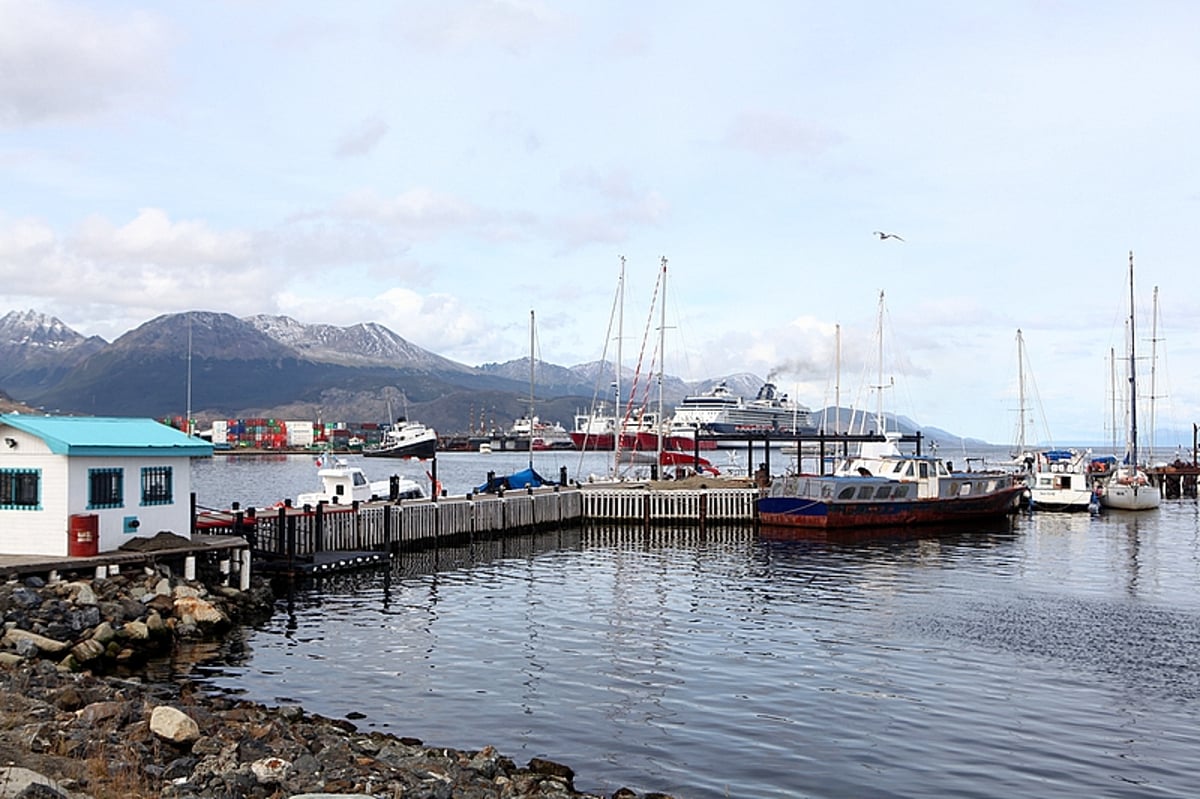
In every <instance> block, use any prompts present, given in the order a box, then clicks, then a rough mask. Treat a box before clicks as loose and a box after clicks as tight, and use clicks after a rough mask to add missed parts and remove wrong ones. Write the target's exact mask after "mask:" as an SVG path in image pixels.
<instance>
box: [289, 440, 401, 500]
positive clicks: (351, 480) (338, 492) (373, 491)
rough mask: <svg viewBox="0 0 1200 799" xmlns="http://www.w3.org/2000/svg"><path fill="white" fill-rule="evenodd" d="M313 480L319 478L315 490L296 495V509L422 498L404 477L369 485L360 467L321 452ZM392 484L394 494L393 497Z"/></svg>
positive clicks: (369, 482)
mask: <svg viewBox="0 0 1200 799" xmlns="http://www.w3.org/2000/svg"><path fill="white" fill-rule="evenodd" d="M316 466H317V477H318V478H320V481H321V488H320V490H319V491H310V492H307V493H304V494H299V495H297V496H296V503H295V504H296V506H297V507H304V506H305V505H309V506H314V507H315V506H316V505H318V504H320V503H322V502H324V503H326V504H328V505H349V504H350V503H352V502H370V501H372V500H392V501H394V500H399V499H423V498H424V496H425V492H424V491H422V490H421V486H420V485H419V484H418V483H417V482H416V481H414V480H410V479H408V478H406V477H392V478H391V479H390V480H379V481H376V482H371V481H369V480H368V479H367V476H366V474H365V473H364V472H363V470H362V468H360V467H358V466H351V465H350V464H349V463H347V462H346V461H345V459H343V458H338V457H336V456H335V455H333V454H332V453H322V454H321V455H319V456H317V459H316ZM393 484H395V492H394V495H393V490H392V487H393Z"/></svg>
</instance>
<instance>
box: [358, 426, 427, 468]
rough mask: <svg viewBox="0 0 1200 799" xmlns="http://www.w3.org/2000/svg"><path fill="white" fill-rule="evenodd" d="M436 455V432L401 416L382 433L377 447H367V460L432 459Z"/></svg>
mask: <svg viewBox="0 0 1200 799" xmlns="http://www.w3.org/2000/svg"><path fill="white" fill-rule="evenodd" d="M436 454H437V432H436V431H435V430H434V429H433V428H432V427H426V426H425V425H423V424H421V423H420V422H410V421H408V420H407V419H405V418H404V417H403V416H401V417H400V418H399V419H397V420H396V423H395V424H393V425H391V426H390V427H388V429H386V430H385V431H384V433H383V440H382V441H380V442H379V445H378V446H375V447H367V448H365V449H364V450H363V455H364V456H365V457H368V458H432V457H433V456H434V455H436Z"/></svg>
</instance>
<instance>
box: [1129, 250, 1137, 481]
mask: <svg viewBox="0 0 1200 799" xmlns="http://www.w3.org/2000/svg"><path fill="white" fill-rule="evenodd" d="M1133 308H1134V306H1133V251H1132V250H1130V251H1129V465H1130V466H1131V467H1136V466H1137V462H1138V460H1137V361H1136V360H1135V355H1134V352H1135V350H1136V347H1137V344H1136V340H1137V335H1136V333H1135V332H1134V318H1133V317H1134V312H1133Z"/></svg>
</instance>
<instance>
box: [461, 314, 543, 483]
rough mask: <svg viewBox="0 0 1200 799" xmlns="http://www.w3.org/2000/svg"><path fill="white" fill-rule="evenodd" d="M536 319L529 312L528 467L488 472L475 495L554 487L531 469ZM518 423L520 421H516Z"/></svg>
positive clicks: (536, 420)
mask: <svg viewBox="0 0 1200 799" xmlns="http://www.w3.org/2000/svg"><path fill="white" fill-rule="evenodd" d="M535 319H536V317H535V316H534V312H533V311H532V310H530V311H529V446H528V448H527V449H528V452H529V466H528V467H526V468H524V469H522V470H520V471H517V472H513V473H512V474H509V475H497V474H496V473H495V472H488V474H487V482H486V483H484V484H483V485H481V486H479V487H477V488H476V489H475V491H476V493H480V494H483V493H488V494H495V493H500V492H503V491H505V490H508V489H517V488H540V487H542V486H547V485H549V486H552V485H555V483H554V481H553V480H547V479H546V478H544V477H542V476H541V475H540V474H538V472H537V470H536V469H534V468H533V453H534V452H535V451H536V450H537V447H535V446H534V441H535V439H534V427H535V425H536V424H537V422H538V418H537V417H536V416H534V415H533V404H534V380H535V375H536V372H535V365H536V363H537V360H536V355H537V338H536V331H537V323H536V321H535ZM518 421H520V420H518Z"/></svg>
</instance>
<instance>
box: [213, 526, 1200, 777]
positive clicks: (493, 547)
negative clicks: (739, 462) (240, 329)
mask: <svg viewBox="0 0 1200 799" xmlns="http://www.w3.org/2000/svg"><path fill="white" fill-rule="evenodd" d="M1135 516H1136V518H1129V517H1128V516H1127V515H1118V514H1107V515H1102V516H1100V517H1089V516H1087V515H1086V514H1049V513H1034V514H1018V515H1016V516H1013V517H1012V518H1010V519H1008V520H1005V521H1004V522H1003V523H1002V524H995V525H992V524H989V525H982V526H980V525H975V526H969V527H966V528H964V527H961V526H956V527H954V528H940V527H911V528H909V527H905V528H898V529H892V530H882V531H881V530H872V531H862V532H866V533H867V534H866V535H852V536H849V537H847V536H841V537H834V538H831V537H829V536H822V537H819V538H815V539H814V538H813V537H811V536H799V537H798V536H796V535H794V533H795V532H796V531H794V530H790V529H789V530H784V531H780V530H778V529H777V528H764V529H762V530H759V531H755V530H753V529H750V528H747V527H741V526H731V527H720V526H710V527H707V528H704V529H700V528H698V527H691V526H677V527H665V528H649V529H647V528H642V527H637V526H635V527H628V526H619V525H587V526H583V527H580V528H569V529H564V530H561V531H551V532H547V533H543V534H539V535H532V536H523V537H519V538H513V539H505V540H500V539H481V540H476V541H473V542H470V543H466V544H463V545H461V546H456V547H446V548H442V549H439V550H429V551H423V552H412V553H405V554H403V555H401V556H400V557H398V558H397V559H396V560H395V561H394V562H393V563H392V564H391V566H390V568H388V569H377V570H371V571H365V572H361V573H356V574H349V575H333V576H323V577H321V578H319V579H317V580H314V581H312V582H309V583H296V584H293V586H292V593H291V594H290V595H289V596H288V597H287V598H285V599H284V600H282V601H281V604H280V607H281V612H280V614H279V616H277V617H276V618H275V619H272V620H271V622H270V623H268V624H267V625H264V627H263V629H261V630H257V631H252V632H251V633H249V634H248V636H247V640H246V642H245V644H244V645H242V646H241V648H240V650H239V651H238V652H236V653H235V652H230V651H226V652H223V653H222V656H223V657H224V658H225V659H226V660H225V664H224V665H223V666H222V667H221V668H215V667H202V671H201V673H202V676H203V677H204V678H205V680H206V684H208V685H209V686H210V688H211V689H213V690H228V691H236V692H241V693H243V694H244V695H246V696H248V697H249V698H253V699H257V700H258V701H267V702H271V701H299V702H302V703H303V704H304V705H305V707H307V708H308V709H310V710H313V711H315V712H319V713H322V714H324V715H328V716H331V717H344V716H346V715H347V714H350V713H361V714H362V715H363V716H364V718H363V719H362V724H363V725H365V726H367V727H370V728H374V729H389V730H391V731H394V732H398V733H400V734H409V735H414V736H416V737H419V738H423V739H425V740H427V741H430V742H431V743H433V744H435V745H437V744H444V745H449V746H462V747H471V746H476V745H483V744H494V745H496V746H498V747H499V748H500V750H501V751H503V752H505V754H507V755H509V756H511V757H513V758H514V759H516V760H518V761H520V760H523V759H526V758H528V757H531V756H534V755H538V756H546V757H550V758H552V759H558V760H561V761H563V762H567V763H570V764H571V765H572V766H573V767H575V768H576V770H577V772H578V773H579V777H578V778H577V783H578V784H579V785H580V786H581V787H583V788H585V789H587V790H598V792H601V793H606V794H611V793H612V792H613V791H614V790H615V789H616V788H617V787H619V786H620V785H626V784H627V785H631V786H635V787H636V788H638V789H639V791H643V792H648V791H655V790H657V791H662V792H664V793H673V794H675V795H681V796H689V797H693V798H695V797H699V799H718V797H725V796H731V795H732V796H755V797H792V796H797V795H807V796H839V795H856V796H863V795H897V796H901V795H903V796H918V795H954V796H998V795H1044V794H1045V786H1046V784H1047V782H1046V780H1047V779H1050V777H1048V776H1047V775H1053V776H1052V779H1053V784H1054V785H1055V786H1056V787H1058V788H1061V789H1062V791H1061V792H1063V793H1070V794H1080V795H1113V790H1112V787H1113V785H1116V784H1124V785H1133V786H1135V789H1134V790H1133V791H1132V793H1130V794H1129V795H1134V794H1142V795H1147V794H1150V793H1153V794H1155V795H1187V792H1188V790H1189V789H1190V786H1189V784H1188V783H1189V779H1188V774H1189V769H1190V765H1189V764H1190V762H1191V757H1192V754H1193V750H1194V746H1195V743H1196V742H1197V738H1196V734H1195V730H1196V729H1197V728H1200V711H1198V710H1197V706H1196V705H1195V701H1196V700H1197V699H1200V646H1197V645H1198V644H1200V597H1198V596H1197V592H1196V591H1195V586H1196V585H1197V584H1200V535H1198V534H1197V527H1196V526H1197V521H1198V517H1197V509H1196V506H1195V503H1191V504H1189V505H1175V504H1174V503H1164V507H1163V508H1162V509H1161V511H1160V512H1159V513H1156V514H1151V515H1136V514H1135ZM209 654H210V655H211V653H209ZM205 669H207V670H205ZM964 742H969V745H964ZM731 752H735V753H737V756H736V757H731V756H730V753H731Z"/></svg>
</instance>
